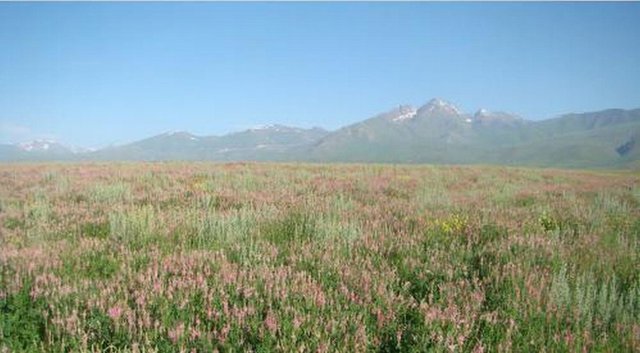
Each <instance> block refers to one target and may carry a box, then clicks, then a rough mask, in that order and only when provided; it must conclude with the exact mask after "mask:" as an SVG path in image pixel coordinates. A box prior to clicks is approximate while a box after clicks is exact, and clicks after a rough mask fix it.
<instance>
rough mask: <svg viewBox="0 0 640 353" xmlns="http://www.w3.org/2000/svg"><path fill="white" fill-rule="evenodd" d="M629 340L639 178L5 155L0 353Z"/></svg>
mask: <svg viewBox="0 0 640 353" xmlns="http://www.w3.org/2000/svg"><path fill="white" fill-rule="evenodd" d="M216 351H217V352H427V351H428V352H431V351H433V352H544V351H546V352H634V351H635V352H638V351H640V174H638V173H637V172H636V173H631V172H586V171H563V170H544V169H524V168H522V169H520V168H502V167H445V166H443V167H433V166H392V165H387V166H383V165H321V164H318V165H313V164H259V163H256V164H253V163H249V164H241V163H236V164H212V163H148V164H145V163H130V164H126V163H123V164H113V163H105V164H4V165H0V352H216Z"/></svg>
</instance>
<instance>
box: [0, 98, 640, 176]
mask: <svg viewBox="0 0 640 353" xmlns="http://www.w3.org/2000/svg"><path fill="white" fill-rule="evenodd" d="M636 141H638V142H639V143H636ZM87 160H90V161H166V160H207V161H308V162H376V163H377V162H380V163H435V164H500V165H523V166H545V167H566V168H634V169H635V168H639V167H640V109H633V110H623V109H608V110H602V111H598V112H590V113H572V114H566V115H562V116H559V117H556V118H552V119H546V120H538V121H532V120H527V119H524V118H522V117H519V116H517V115H514V114H509V113H505V112H500V111H490V110H487V109H480V110H478V111H477V112H475V113H474V114H468V113H465V112H463V111H462V110H461V109H459V108H458V107H456V106H455V105H454V104H452V103H449V102H447V101H444V100H442V99H432V100H430V101H429V102H427V103H426V104H425V105H423V106H421V107H413V106H409V105H400V106H398V107H396V108H393V109H391V110H389V111H387V112H384V113H381V114H379V115H376V116H374V117H371V118H369V119H366V120H363V121H360V122H358V123H355V124H351V125H348V126H345V127H342V128H339V129H337V130H334V131H327V130H324V129H322V128H318V127H315V128H311V129H302V128H296V127H289V126H283V125H268V126H263V127H259V128H253V129H248V130H245V131H241V132H235V133H230V134H227V135H223V136H196V135H193V134H190V133H188V132H170V133H164V134H161V135H157V136H153V137H150V138H147V139H144V140H140V141H136V142H132V143H128V144H123V145H119V146H110V147H106V148H102V149H99V150H86V149H77V148H70V147H67V146H65V145H64V144H61V143H58V142H56V141H47V140H39V141H33V142H30V143H21V144H0V161H4V162H8V161H87Z"/></svg>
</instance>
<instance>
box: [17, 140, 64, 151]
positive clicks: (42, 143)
mask: <svg viewBox="0 0 640 353" xmlns="http://www.w3.org/2000/svg"><path fill="white" fill-rule="evenodd" d="M56 144H57V142H56V141H55V140H50V139H41V140H33V141H29V142H22V143H19V144H18V147H19V148H20V149H22V150H23V151H27V152H31V151H47V150H49V148H51V147H52V146H54V145H56Z"/></svg>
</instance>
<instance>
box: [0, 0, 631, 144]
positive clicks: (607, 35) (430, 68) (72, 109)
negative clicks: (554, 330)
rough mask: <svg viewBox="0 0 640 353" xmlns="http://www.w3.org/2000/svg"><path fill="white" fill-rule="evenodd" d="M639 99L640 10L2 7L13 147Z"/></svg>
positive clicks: (1, 100) (534, 110)
mask: <svg viewBox="0 0 640 353" xmlns="http://www.w3.org/2000/svg"><path fill="white" fill-rule="evenodd" d="M433 97H440V98H444V99H446V100H449V101H451V102H453V103H456V104H457V105H458V106H459V107H461V108H462V109H463V110H465V111H468V112H473V111H475V110H477V109H479V108H481V107H484V108H488V109H494V110H505V111H510V112H514V113H517V114H520V115H522V116H524V117H526V118H529V119H541V118H548V117H553V116H556V115H558V114H562V113H567V112H580V111H592V110H600V109H605V108H611V107H617V108H637V107H640V4H639V3H617V4H609V3H535V4H531V3H22V4H20V3H0V142H19V141H23V140H27V139H32V138H38V137H51V138H56V139H58V140H60V141H63V142H67V143H70V144H75V145H80V146H85V147H92V146H94V147H95V146H103V145H105V144H109V143H114V142H116V143H122V142H127V141H132V140H136V139H139V138H143V137H147V136H150V135H154V134H158V133H162V132H165V131H168V130H186V131H190V132H192V133H196V134H203V135H205V134H207V135H208V134H223V133H226V132H230V131H236V130H241V129H246V128H249V127H252V126H255V125H261V124H268V123H282V124H288V125H297V126H301V127H311V126H322V127H325V128H328V129H334V128H337V127H340V126H343V125H347V124H350V123H353V122H356V121H359V120H362V119H365V118H368V117H370V116H372V115H374V114H377V113H379V112H383V111H386V110H389V109H391V108H392V107H394V106H397V105H398V104H413V105H416V106H417V105H421V104H424V103H425V102H426V101H428V100H429V99H430V98H433Z"/></svg>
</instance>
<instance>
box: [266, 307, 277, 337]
mask: <svg viewBox="0 0 640 353" xmlns="http://www.w3.org/2000/svg"><path fill="white" fill-rule="evenodd" d="M264 325H265V326H266V327H267V329H268V330H269V331H270V332H271V333H272V334H275V333H276V331H277V330H278V320H277V319H276V317H275V316H274V315H273V312H271V311H269V312H268V313H267V317H266V318H265V319H264Z"/></svg>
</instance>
